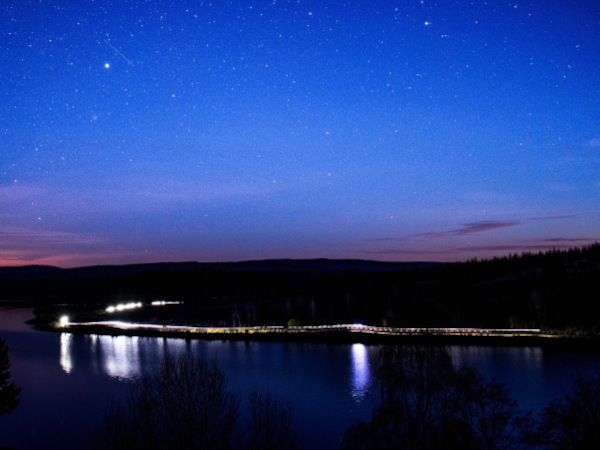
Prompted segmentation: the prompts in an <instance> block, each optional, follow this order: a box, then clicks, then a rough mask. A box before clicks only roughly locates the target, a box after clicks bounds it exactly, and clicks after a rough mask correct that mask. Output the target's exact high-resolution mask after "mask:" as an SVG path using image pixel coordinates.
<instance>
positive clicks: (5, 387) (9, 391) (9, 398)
mask: <svg viewBox="0 0 600 450" xmlns="http://www.w3.org/2000/svg"><path fill="white" fill-rule="evenodd" d="M20 393H21V388H20V387H17V386H16V385H15V383H14V382H13V381H10V360H9V359H8V346H7V345H6V342H4V339H1V338H0V415H2V414H8V413H10V412H12V411H13V410H14V409H15V408H16V407H17V405H18V404H19V394H20Z"/></svg>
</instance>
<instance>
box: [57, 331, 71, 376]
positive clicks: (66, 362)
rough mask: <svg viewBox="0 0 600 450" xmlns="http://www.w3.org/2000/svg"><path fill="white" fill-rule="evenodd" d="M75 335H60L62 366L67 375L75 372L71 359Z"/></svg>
mask: <svg viewBox="0 0 600 450" xmlns="http://www.w3.org/2000/svg"><path fill="white" fill-rule="evenodd" d="M72 341H73V335H72V334H71V333H61V334H60V366H61V367H62V369H63V370H64V371H65V372H66V373H71V370H73V358H71V345H72Z"/></svg>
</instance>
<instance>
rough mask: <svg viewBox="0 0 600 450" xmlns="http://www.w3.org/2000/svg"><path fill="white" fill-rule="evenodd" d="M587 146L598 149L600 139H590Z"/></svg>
mask: <svg viewBox="0 0 600 450" xmlns="http://www.w3.org/2000/svg"><path fill="white" fill-rule="evenodd" d="M587 146H588V147H594V148H598V147H600V138H595V139H590V140H589V141H588V143H587Z"/></svg>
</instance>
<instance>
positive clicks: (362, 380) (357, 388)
mask: <svg viewBox="0 0 600 450" xmlns="http://www.w3.org/2000/svg"><path fill="white" fill-rule="evenodd" d="M351 351H352V397H353V398H354V399H355V400H356V401H358V402H360V401H361V400H362V399H363V398H364V397H365V395H366V393H367V391H368V389H369V386H370V384H371V368H370V366H369V354H368V351H367V347H366V346H365V345H364V344H352V350H351Z"/></svg>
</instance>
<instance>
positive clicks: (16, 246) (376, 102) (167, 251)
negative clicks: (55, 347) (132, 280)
mask: <svg viewBox="0 0 600 450" xmlns="http://www.w3.org/2000/svg"><path fill="white" fill-rule="evenodd" d="M0 24H1V26H0V52H1V54H2V64H1V65H0V86H1V89H0V265H24V264H51V265H57V266H61V267H75V266H83V265H95V264H125V263H145V262H158V261H191V260H194V261H240V260H250V259H267V258H359V259H374V260H388V261H464V260H467V259H471V258H490V257H494V256H502V255H507V254H510V253H521V252H524V251H527V252H530V251H533V252H537V251H541V250H545V249H550V248H568V247H572V246H582V245H586V244H590V243H593V242H595V241H598V240H600V82H599V81H598V80H599V79H600V2H597V1H594V0H577V1H572V0H571V1H566V0H564V1H557V0H536V1H527V2H519V1H516V2H512V1H496V0H489V1H471V2H469V1H462V0H460V1H444V0H440V1H431V0H421V1H420V0H416V1H413V0H396V1H388V0H357V1H354V0H347V1H324V0H269V1H254V2H252V1H219V0H214V1H212V2H207V1H191V0H190V1H185V0H173V1H152V0H148V1H141V0H136V1H130V0H118V1H108V0H96V1H94V0H87V1H83V0H81V1H70V0H63V1H53V0H48V1H46V0H38V1H27V0H18V1H17V0H7V1H4V2H2V5H1V6H0Z"/></svg>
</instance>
